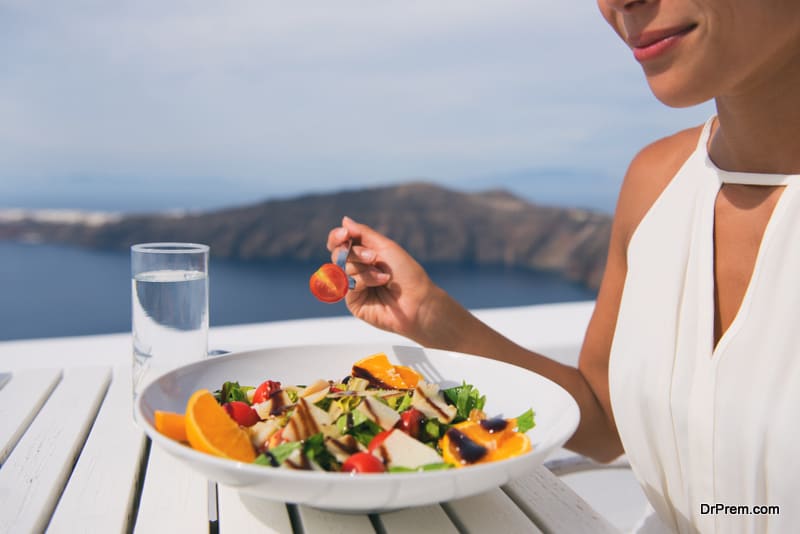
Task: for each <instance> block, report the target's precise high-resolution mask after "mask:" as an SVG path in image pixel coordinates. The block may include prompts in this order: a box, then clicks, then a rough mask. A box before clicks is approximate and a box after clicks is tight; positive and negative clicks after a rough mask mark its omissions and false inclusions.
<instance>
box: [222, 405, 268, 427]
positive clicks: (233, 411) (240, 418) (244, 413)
mask: <svg viewBox="0 0 800 534" xmlns="http://www.w3.org/2000/svg"><path fill="white" fill-rule="evenodd" d="M222 407H223V408H225V411H226V412H228V415H230V416H231V419H233V420H234V421H236V422H237V423H239V424H240V425H241V426H253V425H254V424H256V423H258V422H259V421H261V418H260V417H259V416H258V413H257V412H256V411H255V410H254V409H253V408H251V407H250V405H249V404H247V403H246V402H242V401H230V402H226V403H225V404H223V405H222Z"/></svg>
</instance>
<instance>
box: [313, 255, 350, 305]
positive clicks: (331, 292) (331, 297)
mask: <svg viewBox="0 0 800 534" xmlns="http://www.w3.org/2000/svg"><path fill="white" fill-rule="evenodd" d="M308 287H309V289H310V290H311V293H312V294H313V295H314V296H315V297H317V298H318V299H319V300H321V301H322V302H328V303H333V302H339V301H340V300H342V299H343V298H344V296H345V295H346V294H347V289H348V280H347V273H345V272H344V270H343V269H342V268H341V267H339V266H338V265H336V264H335V263H326V264H324V265H322V266H321V267H320V268H319V269H317V271H316V272H315V273H314V274H312V275H311V279H310V280H309V281H308Z"/></svg>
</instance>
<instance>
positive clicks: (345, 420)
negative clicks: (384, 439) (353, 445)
mask: <svg viewBox="0 0 800 534" xmlns="http://www.w3.org/2000/svg"><path fill="white" fill-rule="evenodd" d="M336 428H338V429H339V432H340V433H342V434H350V435H351V436H353V437H354V438H356V439H357V440H358V441H359V442H360V443H361V444H362V445H364V446H367V445H369V442H370V441H372V438H374V437H375V436H376V435H377V434H378V432H380V431H381V430H383V429H382V428H381V427H379V426H378V425H377V424H376V423H374V422H372V421H370V420H369V419H368V418H367V416H366V415H364V414H363V413H361V411H360V410H353V411H352V412H350V413H346V414H344V415H341V416H339V418H338V419H337V420H336Z"/></svg>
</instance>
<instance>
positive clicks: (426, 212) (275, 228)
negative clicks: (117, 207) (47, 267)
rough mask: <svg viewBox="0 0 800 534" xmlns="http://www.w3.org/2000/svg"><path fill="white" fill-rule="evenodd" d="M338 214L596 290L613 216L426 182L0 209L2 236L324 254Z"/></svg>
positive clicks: (454, 255)
mask: <svg viewBox="0 0 800 534" xmlns="http://www.w3.org/2000/svg"><path fill="white" fill-rule="evenodd" d="M342 215H349V216H351V217H353V218H355V219H356V220H359V221H361V222H364V223H367V224H370V225H371V226H373V227H375V228H377V229H379V230H380V231H382V232H384V233H386V234H387V235H389V236H390V237H392V238H393V239H395V240H396V241H398V242H399V243H400V244H402V245H403V246H405V247H406V248H407V249H408V250H409V251H410V252H411V253H412V254H413V255H414V256H415V257H416V258H418V259H419V260H420V261H422V262H424V263H426V264H433V265H435V264H457V265H461V266H471V265H472V266H502V267H510V268H516V269H527V270H532V271H537V272H550V273H554V274H557V275H559V276H561V277H563V278H565V279H567V280H571V281H574V282H578V283H580V284H583V285H585V286H586V287H588V288H590V289H592V290H596V289H597V287H598V286H599V282H600V278H601V277H602V271H603V268H604V266H605V259H606V248H607V244H608V238H609V235H610V228H611V217H610V216H609V215H607V214H604V213H597V212H592V211H588V210H582V209H576V208H560V207H551V206H541V205H536V204H533V203H530V202H528V201H526V200H523V199H521V198H519V197H517V196H514V195H512V194H510V193H508V192H506V191H502V190H494V191H486V192H480V193H466V192H460V191H456V190H453V189H447V188H444V187H441V186H438V185H433V184H430V183H424V182H412V183H406V184H401V185H394V186H386V187H377V188H370V189H355V190H347V191H338V192H333V193H327V194H307V195H302V196H298V197H293V198H287V199H277V200H267V201H264V202H260V203H257V204H252V205H247V206H240V207H234V208H226V209H220V210H212V211H204V212H188V213H187V212H168V213H156V214H121V213H108V212H89V211H79V210H23V209H13V210H11V209H7V210H0V240H10V241H26V242H34V243H36V242H41V243H60V244H69V245H75V246H79V247H84V248H87V249H97V250H123V249H127V248H128V247H129V246H130V245H131V244H133V243H136V242H143V241H195V242H204V243H208V244H210V245H211V247H212V249H213V250H214V252H215V255H216V256H217V257H219V258H229V259H233V260H241V261H300V262H314V261H324V260H326V259H327V257H328V254H327V251H326V250H325V238H326V236H327V232H328V230H329V229H330V228H331V227H333V226H335V225H338V224H339V221H340V220H341V217H342Z"/></svg>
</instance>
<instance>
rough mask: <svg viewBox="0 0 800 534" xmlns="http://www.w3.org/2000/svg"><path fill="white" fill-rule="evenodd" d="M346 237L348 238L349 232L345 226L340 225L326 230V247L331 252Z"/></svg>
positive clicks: (345, 239)
mask: <svg viewBox="0 0 800 534" xmlns="http://www.w3.org/2000/svg"><path fill="white" fill-rule="evenodd" d="M348 239H350V234H349V232H348V231H347V229H346V228H342V227H341V226H340V227H338V228H334V229H333V230H331V231H330V232H328V242H327V244H326V246H327V247H328V250H330V251H331V252H333V251H334V250H335V249H336V248H337V247H339V246H341V245H342V244H343V243H344V242H345V241H347V240H348Z"/></svg>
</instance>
